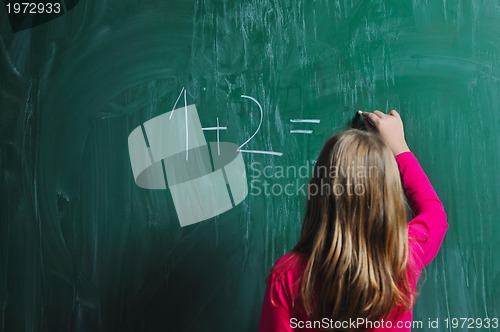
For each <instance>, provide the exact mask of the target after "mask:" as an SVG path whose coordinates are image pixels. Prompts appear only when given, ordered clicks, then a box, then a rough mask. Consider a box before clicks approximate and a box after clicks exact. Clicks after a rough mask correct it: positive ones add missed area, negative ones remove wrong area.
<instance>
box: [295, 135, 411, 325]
mask: <svg viewBox="0 0 500 332" xmlns="http://www.w3.org/2000/svg"><path fill="white" fill-rule="evenodd" d="M293 251H294V252H296V253H301V254H304V256H305V257H307V263H306V265H305V271H304V274H303V277H302V281H301V287H300V297H299V298H300V301H301V303H302V305H303V308H304V309H305V312H306V313H307V314H308V315H309V316H310V317H312V318H316V319H322V318H325V317H326V318H331V319H334V320H336V321H343V320H349V319H358V318H364V319H366V320H371V321H375V320H379V319H381V318H384V317H386V316H387V315H388V314H389V313H390V312H391V310H392V309H394V308H396V307H399V308H402V309H403V310H409V309H410V308H411V307H412V306H413V302H414V294H413V292H412V289H411V287H410V284H409V280H408V275H407V274H406V272H407V271H406V269H407V261H408V235H407V220H406V208H405V197H404V193H403V189H402V185H401V180H400V175H399V171H398V166H397V163H396V161H395V158H394V156H393V154H392V152H391V150H390V148H389V147H388V146H387V145H386V144H385V143H384V142H383V140H382V139H381V138H380V136H379V135H377V134H375V133H370V132H365V131H360V130H356V129H351V130H347V131H344V132H342V133H340V134H338V135H336V136H334V137H332V138H331V139H330V140H328V141H327V142H326V144H325V145H324V147H323V149H322V151H321V152H320V155H319V157H318V160H317V163H316V166H315V168H314V173H313V176H312V178H311V180H310V182H309V188H308V201H307V208H306V214H305V217H304V224H303V226H302V233H301V237H300V240H299V242H298V243H297V245H296V246H295V248H294V249H293Z"/></svg>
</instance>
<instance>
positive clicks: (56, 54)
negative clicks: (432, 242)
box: [0, 0, 500, 332]
mask: <svg viewBox="0 0 500 332" xmlns="http://www.w3.org/2000/svg"><path fill="white" fill-rule="evenodd" d="M6 3H7V1H6V2H5V4H6ZM72 3H73V4H76V5H74V7H72V9H71V10H67V11H66V12H64V13H63V14H62V15H59V16H57V17H55V18H53V19H50V20H48V21H46V22H45V21H44V22H45V23H40V24H38V25H36V26H33V27H32V28H24V30H20V31H16V32H14V30H15V29H14V28H13V27H12V26H11V21H9V19H8V13H7V7H6V6H2V8H1V9H0V33H1V38H0V195H1V196H0V331H1V332H3V331H5V332H10V331H51V332H52V331H106V332H108V331H122V332H124V331H147V332H151V331H255V330H256V329H257V325H258V320H259V316H260V309H261V301H262V298H263V293H264V288H265V278H266V275H267V273H268V271H269V269H270V267H271V266H272V264H273V263H274V262H275V260H276V259H277V258H278V257H280V256H281V255H283V254H284V253H286V252H287V251H288V250H290V249H291V248H292V247H293V245H294V244H295V242H296V240H297V239H298V235H299V231H300V228H301V222H302V216H303V208H304V202H305V195H304V192H303V186H304V184H305V183H306V182H307V180H308V176H309V174H310V170H311V167H312V165H313V164H314V160H315V158H316V156H317V153H318V152H319V149H320V148H321V145H322V143H323V142H324V141H325V140H326V139H327V138H328V137H329V136H331V135H332V134H334V133H336V132H338V131H339V130H342V129H343V128H344V127H345V125H346V123H348V122H349V121H350V119H351V118H352V116H353V115H354V112H355V111H356V110H358V109H363V110H374V109H380V110H384V111H388V110H390V109H397V110H398V111H399V112H400V114H401V115H402V117H403V119H404V121H405V126H406V127H405V129H406V136H407V140H408V144H409V145H410V147H411V149H412V150H413V151H414V153H415V154H416V155H417V157H418V158H419V160H420V162H421V164H422V166H423V167H424V169H425V170H426V172H427V174H428V176H429V178H430V179H431V181H432V183H433V184H434V186H435V189H436V191H437V192H438V194H439V196H440V197H441V199H442V201H443V203H444V205H445V208H446V211H447V214H448V221H449V224H450V227H449V231H448V235H447V237H446V239H445V242H444V245H443V247H442V250H441V251H440V253H439V255H438V257H437V258H436V259H435V261H434V262H433V263H432V264H431V265H430V266H429V267H428V269H427V270H426V273H425V276H424V279H425V280H422V281H425V282H422V283H421V285H420V288H419V299H418V302H417V305H416V308H415V311H414V318H415V320H421V321H423V322H424V328H423V329H420V330H422V331H430V330H432V329H431V328H429V327H428V325H427V322H428V321H429V319H431V320H435V319H439V320H440V324H441V325H440V328H439V330H440V331H444V330H447V329H446V327H445V326H444V325H443V324H445V319H446V318H449V319H451V318H466V317H469V318H486V317H489V318H495V317H497V318H500V286H499V285H500V260H499V259H498V252H499V251H500V241H499V239H500V224H499V223H498V216H499V215H500V204H499V202H500V197H499V190H500V176H499V173H498V170H499V166H498V165H499V162H500V144H499V142H500V108H499V105H500V66H499V64H500V37H499V36H500V23H499V22H500V3H499V2H498V1H480V0H471V1H446V0H435V1H400V0H394V1H381V0H380V1H359V0H351V1H347V0H338V1H333V0H332V1H326V0H317V1H309V0H303V1H284V0H283V1H280V0H262V1H246V0H244V1H214V0H195V1H188V0H182V1H181V0H170V1H160V0H156V1H153V0H151V1H145V0H143V1H140V0H136V1H132V0H109V1H90V0H80V1H79V2H78V1H73V2H72ZM66 9H68V8H66ZM40 22H41V21H40ZM18 29H19V28H18ZM242 96H243V97H242ZM188 106H189V111H188ZM174 109H175V112H177V113H175V114H176V115H174V116H173V118H174V119H175V120H172V121H177V122H176V123H178V124H182V123H183V122H182V121H183V119H184V120H185V119H188V118H189V121H190V122H189V124H190V126H193V127H189V128H188V126H187V125H186V128H185V129H184V128H183V127H182V125H180V126H175V128H179V129H178V130H179V133H178V135H177V134H176V135H174V136H168V135H170V133H172V131H171V130H170V129H169V130H167V131H165V132H163V131H162V130H160V129H161V128H163V127H162V126H163V124H165V123H170V124H172V122H168V121H170V120H168V119H167V120H166V121H167V122H162V123H163V124H162V125H160V126H159V127H158V128H160V129H158V128H157V127H155V125H156V123H157V122H156V121H160V119H164V120H165V118H166V117H170V115H171V114H172V113H169V112H172V110H174ZM193 110H195V112H194V111H193ZM184 117H185V118H184ZM186 124H187V122H186ZM165 125H166V124H165ZM155 128H156V129H155ZM169 128H170V127H169ZM172 128H173V127H172ZM191 128H195V131H192V130H191V131H190V135H191V134H192V135H194V136H189V137H190V138H192V137H194V138H192V139H191V140H190V141H189V144H194V143H195V142H197V143H196V144H198V145H197V148H196V150H189V149H188V151H189V152H190V153H191V155H190V159H189V160H190V164H189V165H188V164H186V166H185V167H181V166H178V167H177V166H175V167H172V165H182V163H181V161H182V160H183V159H182V158H183V156H184V154H183V151H184V150H185V149H183V147H184V145H183V144H188V142H185V140H184V137H188V135H187V133H186V132H187V131H188V129H191ZM210 128H212V129H210ZM214 128H218V129H214ZM134 130H136V131H134ZM176 130H177V129H176ZM183 130H184V131H183ZM133 132H134V133H135V134H134V135H135V136H134V135H132V136H131V134H132V133H133ZM165 133H167V134H165ZM164 134H165V135H167V136H161V135H164ZM254 134H255V135H254ZM155 135H156V136H155ZM158 135H159V136H158ZM130 137H132V138H133V139H132V138H130ZM179 137H180V138H179ZM250 138H251V139H250ZM193 139H194V140H195V141H193ZM249 139H250V140H249ZM248 140H249V141H248ZM205 141H206V142H205ZM247 141H248V142H247ZM162 142H163V143H162ZM210 142H212V143H210ZM213 142H215V145H214V144H213ZM217 142H226V143H227V145H223V147H222V149H223V150H224V151H230V152H227V153H226V152H225V155H224V158H222V157H221V158H219V157H216V155H218V154H216V151H217V148H220V146H219V147H217V144H216V143H217ZM246 142H247V143H246ZM205 143H206V144H205ZM244 143H246V144H244ZM167 148H168V149H171V150H168V151H167V150H165V149H167ZM155 149H160V150H161V149H163V150H161V153H166V154H168V156H169V158H173V159H171V160H175V163H170V162H167V161H165V160H166V159H164V160H163V161H162V158H163V157H162V156H163V155H162V154H161V153H160V152H158V153H160V157H158V158H159V159H155V158H157V156H156V155H155V153H157V152H156V151H155ZM176 149H177V150H176ZM241 150H246V152H243V151H241ZM134 156H135V157H134ZM137 156H142V157H141V158H143V159H140V157H137ZM195 157H196V158H200V159H199V160H201V161H203V162H201V161H200V163H199V164H196V160H198V159H195ZM144 158H146V159H147V160H148V161H147V163H146V164H141V162H140V160H144ZM148 158H151V159H148ZM186 159H187V156H186ZM153 160H154V161H155V162H153ZM134 163H135V164H134ZM202 164H203V165H204V166H203V167H205V168H203V169H202V168H200V167H201V166H200V167H199V168H197V167H193V165H202ZM229 164H231V165H232V166H231V167H229V166H228V167H226V166H225V165H229ZM144 170H147V172H146V173H144V174H145V175H141V174H143V173H142V172H144ZM177 171H179V172H182V174H181V173H179V174H180V175H179V174H178V173H176V172H177ZM149 172H151V173H149ZM172 172H173V173H172ZM174 173H175V174H174ZM212 173H214V178H213V179H209V180H203V181H205V182H203V181H201V182H200V183H194V182H193V183H191V184H190V186H191V185H192V187H183V186H184V184H185V183H186V182H188V180H189V179H193V178H198V177H205V176H208V175H210V174H212ZM173 174H174V175H173ZM153 180H154V181H153ZM215 183H217V186H219V185H220V188H219V187H218V188H219V189H220V192H224V193H225V195H226V196H227V193H230V195H229V196H227V197H226V196H225V198H224V200H223V199H222V198H221V197H222V196H219V194H216V195H212V194H210V193H211V191H210V188H209V189H206V191H204V190H205V189H203V190H202V189H199V188H201V187H200V186H204V185H206V184H209V185H215ZM175 184H179V185H180V186H181V187H182V188H181V187H176V188H175V189H173V187H174V185H175ZM154 186H158V188H153V187H154ZM162 186H163V189H162V188H161V187H162ZM176 190H177V191H176ZM184 192H189V195H188V196H183V195H184V194H182V193H184ZM179 193H180V194H179ZM183 197H189V199H188V198H186V199H183ZM200 202H205V203H206V204H205V205H206V206H205V207H204V208H203V209H202V210H201V211H202V212H200V213H201V217H200V214H196V213H198V212H199V211H200V208H199V206H198V205H197V204H198V203H200ZM207 202H208V203H207ZM212 202H215V203H214V204H212ZM219 203H220V204H221V207H218V210H216V213H215V214H213V215H210V213H209V212H207V211H212V210H210V209H212V208H214V206H216V204H219ZM204 209H206V210H204ZM181 210H182V211H181ZM217 211H218V212H217ZM212 212H213V211H212ZM181 213H185V216H181ZM206 216H208V217H207V218H206V219H203V218H204V217H206ZM200 219H203V220H200ZM183 223H184V224H183ZM455 330H456V331H466V330H467V328H465V327H464V328H462V327H461V326H459V328H458V329H455ZM475 330H476V331H489V330H494V329H487V328H484V327H482V328H478V329H475Z"/></svg>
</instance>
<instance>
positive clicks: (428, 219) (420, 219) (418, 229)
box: [362, 111, 448, 265]
mask: <svg viewBox="0 0 500 332" xmlns="http://www.w3.org/2000/svg"><path fill="white" fill-rule="evenodd" d="M362 116H363V117H364V119H365V120H366V121H365V123H366V126H367V128H368V129H369V130H372V131H375V132H378V133H379V134H380V136H381V137H382V139H384V141H385V142H386V144H387V145H389V147H390V148H391V150H392V152H393V153H394V155H395V156H396V161H397V163H398V166H399V171H400V173H401V180H402V182H403V187H404V190H405V194H406V198H407V200H408V203H409V204H410V208H411V210H412V212H413V216H414V218H413V219H412V220H411V221H410V223H409V224H408V238H409V240H410V241H416V242H417V243H418V246H417V247H418V249H419V250H417V254H418V256H419V257H420V260H421V262H422V264H423V265H427V264H429V262H430V261H431V260H432V259H433V258H434V257H435V256H436V254H437V252H438V250H439V248H440V246H441V243H442V241H443V238H444V235H445V233H446V230H447V228H448V224H447V222H446V213H445V212H444V208H443V204H442V203H441V201H440V200H439V197H438V196H437V194H436V192H435V191H434V188H433V187H432V185H431V183H430V181H429V179H428V178H427V176H426V175H425V173H424V171H423V169H422V167H421V166H420V164H419V162H418V160H417V158H415V156H414V155H413V153H412V152H410V149H409V148H408V145H407V144H406V140H405V137H404V128H403V121H402V120H401V117H400V116H399V114H398V112H396V111H391V112H389V113H388V114H384V113H382V112H379V111H375V112H373V113H370V112H363V113H362Z"/></svg>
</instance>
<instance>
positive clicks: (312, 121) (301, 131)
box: [290, 119, 321, 135]
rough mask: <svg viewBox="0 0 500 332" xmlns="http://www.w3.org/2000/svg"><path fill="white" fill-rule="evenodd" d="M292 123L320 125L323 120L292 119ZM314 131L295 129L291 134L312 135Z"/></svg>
mask: <svg viewBox="0 0 500 332" xmlns="http://www.w3.org/2000/svg"><path fill="white" fill-rule="evenodd" d="M290 122H292V123H314V124H319V123H320V122H321V120H319V119H290ZM312 133H313V131H312V130H304V129H298V130H297V129H294V130H290V134H308V135H310V134H312Z"/></svg>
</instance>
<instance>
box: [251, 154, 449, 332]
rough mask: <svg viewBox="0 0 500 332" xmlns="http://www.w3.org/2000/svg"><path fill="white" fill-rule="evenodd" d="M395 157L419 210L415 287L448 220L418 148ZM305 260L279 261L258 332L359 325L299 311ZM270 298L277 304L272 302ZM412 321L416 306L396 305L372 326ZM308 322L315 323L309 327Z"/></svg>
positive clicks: (413, 249) (412, 225) (412, 254)
mask: <svg viewBox="0 0 500 332" xmlns="http://www.w3.org/2000/svg"><path fill="white" fill-rule="evenodd" d="M396 161H397V163H398V166H399V171H400V173H401V179H402V182H403V187H404V190H405V194H406V198H407V200H408V203H409V204H410V207H411V210H412V212H413V215H414V218H413V219H412V220H411V221H410V222H409V223H408V238H409V241H408V250H409V259H408V262H409V265H410V266H411V269H412V270H413V275H414V276H415V277H416V278H410V284H411V287H412V288H413V290H414V291H415V288H416V284H417V281H418V278H419V277H420V274H421V272H422V269H423V268H424V266H426V265H427V264H429V263H430V262H431V261H432V259H433V258H434V257H435V256H436V254H437V252H438V251H439V248H440V246H441V243H442V241H443V238H444V235H445V233H446V230H447V228H448V224H447V222H446V214H445V212H444V208H443V204H442V203H441V201H440V200H439V198H438V196H437V195H436V192H435V191H434V189H433V188H432V185H431V183H430V182H429V179H428V178H427V176H426V175H425V173H424V171H423V170H422V168H421V167H420V164H419V163H418V160H417V159H416V158H415V156H414V155H413V153H411V152H403V153H400V154H398V155H397V156H396ZM304 264H305V260H304V259H303V257H301V256H299V255H298V254H296V253H289V254H287V255H285V256H283V257H281V258H280V259H279V260H278V261H277V262H276V264H275V265H274V267H273V269H272V271H271V274H270V275H269V278H268V284H267V288H266V293H265V295H264V303H263V305H262V313H261V318H260V325H259V332H271V331H272V332H281V331H321V328H325V327H329V328H330V327H334V326H335V324H344V325H345V326H344V327H347V328H352V327H354V326H356V324H355V323H354V322H356V317H353V319H352V321H350V322H334V321H330V320H320V321H317V322H314V321H312V320H311V319H310V318H308V317H307V316H306V315H305V313H304V312H303V310H300V309H299V310H298V312H294V310H293V302H294V299H296V298H297V295H298V290H299V285H298V284H299V283H298V282H297V281H298V280H300V278H301V275H302V271H303V268H304ZM271 298H272V299H273V301H274V304H273V303H271ZM411 322H412V311H409V312H404V313H399V314H398V310H397V308H396V309H394V310H393V312H392V313H391V314H390V315H389V317H388V319H386V320H385V321H384V322H382V321H379V322H370V323H371V324H372V326H373V329H371V330H370V331H377V332H378V331H411V328H410V327H409V326H411ZM314 324H317V325H314ZM347 324H350V325H347ZM376 324H378V326H377V325H376ZM308 325H309V326H312V328H308V327H307V326H308ZM346 325H347V326H346ZM314 326H316V328H314Z"/></svg>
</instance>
